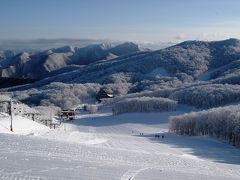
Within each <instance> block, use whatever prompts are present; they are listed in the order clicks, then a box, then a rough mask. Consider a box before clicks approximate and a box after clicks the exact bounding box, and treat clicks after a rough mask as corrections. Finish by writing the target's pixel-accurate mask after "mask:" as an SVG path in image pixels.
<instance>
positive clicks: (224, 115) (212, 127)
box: [169, 105, 240, 146]
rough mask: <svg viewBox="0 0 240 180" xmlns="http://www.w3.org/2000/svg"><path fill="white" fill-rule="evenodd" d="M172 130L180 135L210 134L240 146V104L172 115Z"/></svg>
mask: <svg viewBox="0 0 240 180" xmlns="http://www.w3.org/2000/svg"><path fill="white" fill-rule="evenodd" d="M169 122H170V127H169V129H170V131H171V132H175V133H177V134H180V135H190V136H199V135H209V136H213V137H216V138H219V139H222V140H224V141H226V142H228V143H230V144H233V145H236V146H240V106H239V105H235V106H226V107H220V108H213V109H209V110H205V111H200V112H192V113H188V114H183V115H180V116H174V117H170V120H169Z"/></svg>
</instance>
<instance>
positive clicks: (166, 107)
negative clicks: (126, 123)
mask: <svg viewBox="0 0 240 180" xmlns="http://www.w3.org/2000/svg"><path fill="white" fill-rule="evenodd" d="M176 106H177V102H176V101H173V100H170V99H167V98H156V97H141V98H127V99H124V100H122V101H119V102H117V103H115V104H113V107H112V111H113V113H114V114H122V113H129V112H156V111H173V110H175V108H176Z"/></svg>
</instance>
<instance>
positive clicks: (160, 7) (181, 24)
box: [0, 0, 240, 42]
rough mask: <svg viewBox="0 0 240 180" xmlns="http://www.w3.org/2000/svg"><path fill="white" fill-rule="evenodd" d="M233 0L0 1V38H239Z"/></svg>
mask: <svg viewBox="0 0 240 180" xmlns="http://www.w3.org/2000/svg"><path fill="white" fill-rule="evenodd" d="M239 5H240V2H239V1H236V0H212V1H209V0H202V1H200V2H199V1H194V2H193V1H192V0H182V1H178V0H170V1H162V0H152V1H147V0H132V1H128V0H122V1H121V2H120V1H112V0H102V1H97V0H89V1H78V0H70V1H69V0H68V1H67V0H58V1H56V0H55V1H47V0H41V1H31V0H22V1H18V0H11V1H9V0H1V2H0V15H1V16H0V24H1V29H0V39H59V38H67V39H69V38H71V39H110V40H129V41H145V42H159V41H163V42H168V41H184V40H190V39H196V40H220V39H228V38H232V37H233V38H240V34H239V33H238V29H239V28H240V23H239V22H240V11H239V10H238V7H239Z"/></svg>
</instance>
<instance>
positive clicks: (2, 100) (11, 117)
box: [0, 98, 17, 132]
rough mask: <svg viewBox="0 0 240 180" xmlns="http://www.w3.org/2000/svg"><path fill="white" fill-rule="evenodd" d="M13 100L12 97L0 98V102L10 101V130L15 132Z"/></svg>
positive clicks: (8, 109)
mask: <svg viewBox="0 0 240 180" xmlns="http://www.w3.org/2000/svg"><path fill="white" fill-rule="evenodd" d="M13 102H17V101H13V100H12V98H7V99H0V103H8V107H7V111H8V113H9V115H10V131H12V132H13Z"/></svg>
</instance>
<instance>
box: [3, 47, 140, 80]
mask: <svg viewBox="0 0 240 180" xmlns="http://www.w3.org/2000/svg"><path fill="white" fill-rule="evenodd" d="M138 51H140V49H139V47H138V45H136V44H134V43H130V42H128V43H123V44H120V45H117V46H112V45H110V44H100V45H90V46H87V47H83V48H78V47H73V46H65V47H60V48H54V49H49V50H46V51H41V52H36V53H28V52H21V53H19V54H17V55H15V53H14V52H11V51H2V53H1V54H0V57H2V58H1V61H0V65H1V68H0V72H1V77H11V78H31V79H41V78H44V77H47V76H49V75H51V74H54V73H52V72H53V71H56V70H60V69H62V68H65V69H68V70H70V69H72V68H74V69H77V68H81V67H82V66H85V65H88V64H90V63H94V62H97V61H103V60H110V59H114V58H116V57H118V56H123V55H125V54H131V53H134V52H138ZM72 65H75V66H72Z"/></svg>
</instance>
